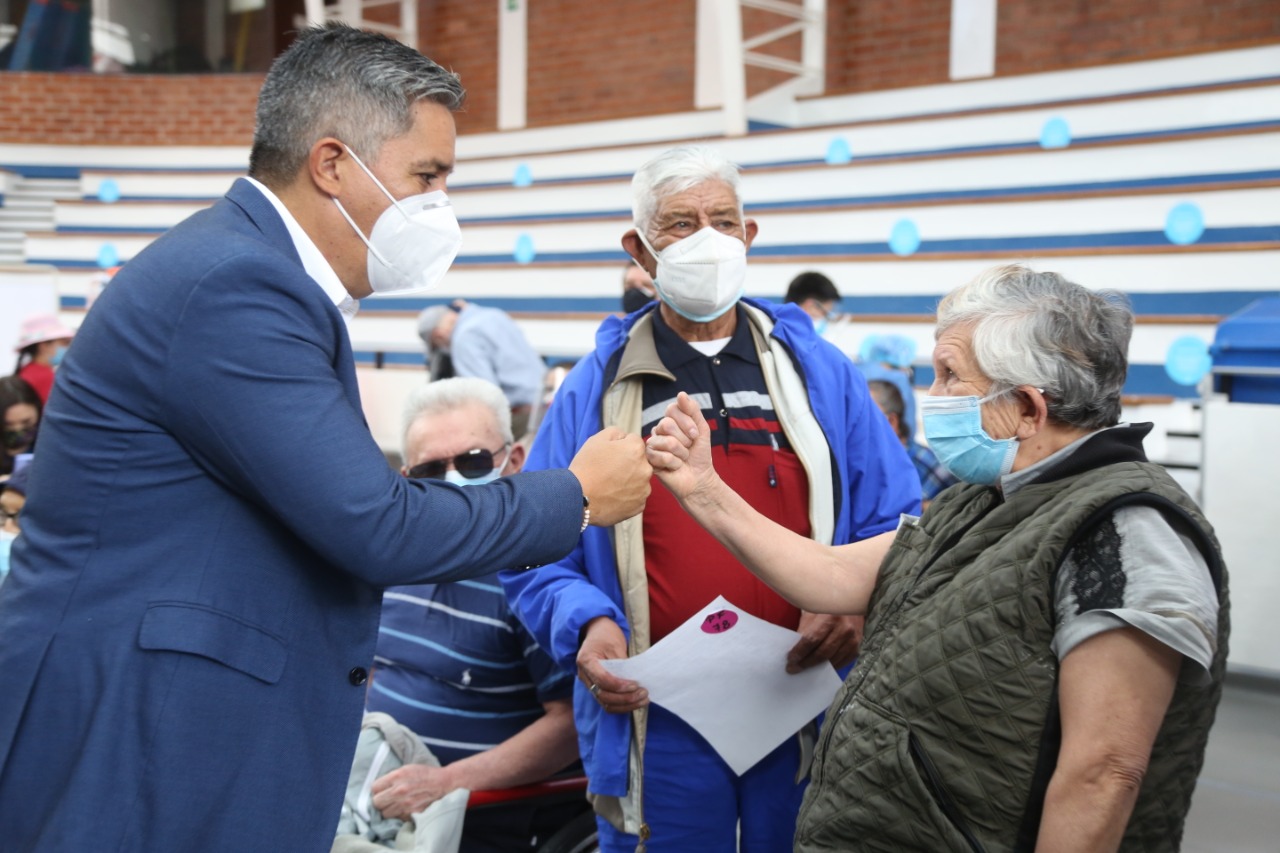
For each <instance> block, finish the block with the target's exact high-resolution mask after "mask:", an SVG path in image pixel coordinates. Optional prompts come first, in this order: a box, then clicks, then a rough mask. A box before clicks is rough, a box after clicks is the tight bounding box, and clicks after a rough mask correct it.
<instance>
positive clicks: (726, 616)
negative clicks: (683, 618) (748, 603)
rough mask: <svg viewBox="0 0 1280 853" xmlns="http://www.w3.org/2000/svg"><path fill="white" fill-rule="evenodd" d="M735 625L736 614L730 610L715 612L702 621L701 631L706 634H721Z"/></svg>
mask: <svg viewBox="0 0 1280 853" xmlns="http://www.w3.org/2000/svg"><path fill="white" fill-rule="evenodd" d="M737 624H738V614H737V613H734V612H733V611H732V610H717V611H716V612H715V613H712V614H710V615H708V616H707V618H706V619H703V620H702V630H703V631H705V632H706V633H708V634H723V633H724V632H725V631H728V630H729V629H730V628H732V627H733V626H734V625H737Z"/></svg>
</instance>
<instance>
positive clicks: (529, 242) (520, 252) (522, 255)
mask: <svg viewBox="0 0 1280 853" xmlns="http://www.w3.org/2000/svg"><path fill="white" fill-rule="evenodd" d="M537 254H538V253H537V252H536V251H534V248H533V238H532V237H530V236H529V235H528V234H521V235H520V236H519V237H517V238H516V251H515V258H516V263H518V264H527V263H529V262H530V261H532V260H533V259H534V258H535V257H536V256H537Z"/></svg>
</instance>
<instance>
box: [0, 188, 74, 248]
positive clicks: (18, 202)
mask: <svg viewBox="0 0 1280 853" xmlns="http://www.w3.org/2000/svg"><path fill="white" fill-rule="evenodd" d="M79 191H80V184H79V181H78V180H75V179H70V178H17V179H15V180H13V181H11V182H10V184H9V186H8V188H7V189H6V191H5V194H4V204H3V206H0V263H3V264H19V263H23V262H24V261H25V260H26V255H25V243H26V235H27V234H29V233H35V232H42V231H47V230H49V229H50V228H53V227H54V207H55V205H56V204H57V203H58V202H60V201H71V200H73V199H75V198H78V197H79Z"/></svg>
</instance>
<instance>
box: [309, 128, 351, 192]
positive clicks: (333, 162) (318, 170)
mask: <svg viewBox="0 0 1280 853" xmlns="http://www.w3.org/2000/svg"><path fill="white" fill-rule="evenodd" d="M350 159H351V158H350V156H349V155H348V154H347V147H346V146H345V145H343V144H342V143H341V142H339V141H338V140H337V139H334V138H333V137H332V136H326V137H325V138H324V139H320V140H318V141H317V142H316V143H315V144H314V145H312V146H311V152H310V153H309V154H308V155H307V174H308V175H310V177H311V182H312V183H313V184H315V186H316V189H318V190H319V191H320V192H322V193H324V194H325V195H331V196H336V195H340V194H341V190H342V171H343V167H344V166H345V165H348V164H346V163H345V162H344V161H348V160H350Z"/></svg>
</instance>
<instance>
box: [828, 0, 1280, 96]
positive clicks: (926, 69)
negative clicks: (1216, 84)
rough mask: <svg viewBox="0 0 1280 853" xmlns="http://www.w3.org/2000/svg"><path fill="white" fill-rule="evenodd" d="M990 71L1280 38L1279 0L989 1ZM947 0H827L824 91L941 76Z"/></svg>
mask: <svg viewBox="0 0 1280 853" xmlns="http://www.w3.org/2000/svg"><path fill="white" fill-rule="evenodd" d="M996 10H997V22H996V76H1007V75H1013V74H1030V73H1034V72H1038V71H1058V70H1061V69H1066V68H1082V67H1086V66H1091V65H1106V64H1108V63H1112V62H1127V61H1133V60H1139V59H1154V58H1158V57H1167V56H1178V55H1183V54H1191V53H1203V52H1206V51H1211V50H1228V49H1231V48H1236V47H1247V46H1251V45H1257V44H1267V43H1274V42H1277V41H1280V0H1213V2H1205V0H999V2H998V4H997V7H996ZM950 49H951V0H895V2H893V3H865V2H856V0H833V2H830V3H828V4H827V92H828V94H841V93H847V92H872V91H877V90H881V89H894V88H900V87H903V86H921V85H928V84H933V83H945V82H947V81H948V80H949V76H948V75H949V69H950V62H949V52H950Z"/></svg>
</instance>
